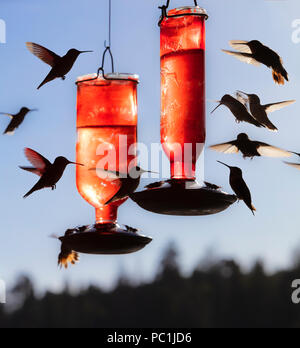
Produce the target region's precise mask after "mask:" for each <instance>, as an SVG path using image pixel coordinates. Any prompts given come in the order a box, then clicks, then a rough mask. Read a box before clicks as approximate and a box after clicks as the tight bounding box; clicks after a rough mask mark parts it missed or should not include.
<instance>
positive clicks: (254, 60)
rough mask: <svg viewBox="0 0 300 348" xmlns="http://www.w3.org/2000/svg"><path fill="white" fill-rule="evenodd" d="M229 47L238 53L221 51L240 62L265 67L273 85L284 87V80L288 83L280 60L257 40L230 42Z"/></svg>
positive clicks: (286, 74)
mask: <svg viewBox="0 0 300 348" xmlns="http://www.w3.org/2000/svg"><path fill="white" fill-rule="evenodd" d="M229 44H230V46H231V47H233V48H234V49H236V50H237V51H239V52H234V51H228V50H222V51H223V52H225V53H227V54H230V55H232V56H234V57H236V58H238V59H239V60H241V61H242V62H245V63H248V64H253V65H256V66H259V65H260V64H264V65H266V66H267V67H268V68H271V69H272V73H273V79H274V81H275V83H278V84H279V85H284V80H286V81H288V80H289V78H288V73H287V72H286V70H285V69H284V67H283V61H282V58H281V57H280V56H279V55H278V54H277V53H276V52H274V51H273V50H271V49H270V48H269V47H267V46H264V45H263V44H262V43H261V42H259V41H258V40H252V41H239V40H232V41H230V42H229Z"/></svg>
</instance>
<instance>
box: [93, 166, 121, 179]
mask: <svg viewBox="0 0 300 348" xmlns="http://www.w3.org/2000/svg"><path fill="white" fill-rule="evenodd" d="M89 170H90V171H95V172H96V173H97V175H98V177H99V178H101V179H105V180H109V181H116V180H119V179H120V176H121V174H120V173H119V172H117V171H116V172H114V171H111V170H105V169H102V168H90V169H89Z"/></svg>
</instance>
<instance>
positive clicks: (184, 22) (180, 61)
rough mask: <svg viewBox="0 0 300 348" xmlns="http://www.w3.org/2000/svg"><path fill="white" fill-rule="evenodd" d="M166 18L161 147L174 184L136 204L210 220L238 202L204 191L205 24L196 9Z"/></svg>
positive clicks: (154, 188) (141, 195) (154, 189)
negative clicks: (199, 172)
mask: <svg viewBox="0 0 300 348" xmlns="http://www.w3.org/2000/svg"><path fill="white" fill-rule="evenodd" d="M194 2H195V6H193V7H181V8H177V9H173V10H171V11H169V12H167V9H168V7H169V3H170V0H168V2H167V5H166V6H162V7H160V9H161V10H162V16H161V18H160V21H159V26H160V42H161V48H160V59H161V143H162V146H163V149H164V152H165V153H166V155H167V157H168V158H169V160H170V166H171V180H168V181H166V182H164V183H157V185H156V184H152V185H151V186H150V187H149V188H148V189H147V190H145V191H142V192H136V193H135V194H133V195H132V197H131V198H132V199H133V200H134V201H135V202H136V203H137V204H138V205H140V206H141V207H142V208H144V209H146V210H148V211H151V212H155V213H159V214H167V215H210V214H215V213H218V212H221V211H223V210H225V209H226V208H228V207H229V206H230V205H231V204H233V203H234V202H235V201H236V197H235V196H233V195H229V194H227V193H225V192H222V191H220V190H218V189H214V188H212V187H211V186H212V185H210V186H201V185H199V184H198V183H197V181H196V163H197V160H198V159H199V157H200V155H201V153H202V152H203V149H204V144H205V137H206V124H205V119H206V116H205V20H206V19H208V15H207V13H206V11H205V10H204V9H202V8H200V7H199V6H198V5H197V1H196V0H194Z"/></svg>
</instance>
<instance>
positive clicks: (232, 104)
mask: <svg viewBox="0 0 300 348" xmlns="http://www.w3.org/2000/svg"><path fill="white" fill-rule="evenodd" d="M218 103H220V104H219V105H218V106H217V107H216V108H215V109H214V110H213V111H212V113H214V112H215V111H216V110H217V109H218V108H219V107H220V106H222V105H225V106H226V107H227V108H228V109H229V110H230V111H231V112H232V114H233V116H234V117H235V118H236V122H237V123H240V122H248V123H250V124H253V125H254V126H256V127H263V125H262V124H261V123H259V122H258V121H257V120H255V119H254V118H253V117H252V116H251V115H250V113H249V112H248V110H247V107H246V106H245V105H244V104H243V103H242V102H241V100H238V99H236V98H234V97H232V96H231V95H229V94H226V95H224V97H223V98H222V99H221V100H220V101H218Z"/></svg>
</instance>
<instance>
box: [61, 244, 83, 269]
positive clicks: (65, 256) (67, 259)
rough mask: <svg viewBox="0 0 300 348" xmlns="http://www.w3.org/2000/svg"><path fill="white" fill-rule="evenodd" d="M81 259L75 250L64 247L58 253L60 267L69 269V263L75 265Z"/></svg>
mask: <svg viewBox="0 0 300 348" xmlns="http://www.w3.org/2000/svg"><path fill="white" fill-rule="evenodd" d="M78 261H79V254H78V253H77V252H75V251H73V250H71V251H69V250H64V248H62V251H61V253H60V254H59V255H58V266H59V267H60V268H63V267H64V268H65V269H67V268H68V266H69V263H70V264H72V265H75V264H76V262H78Z"/></svg>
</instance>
